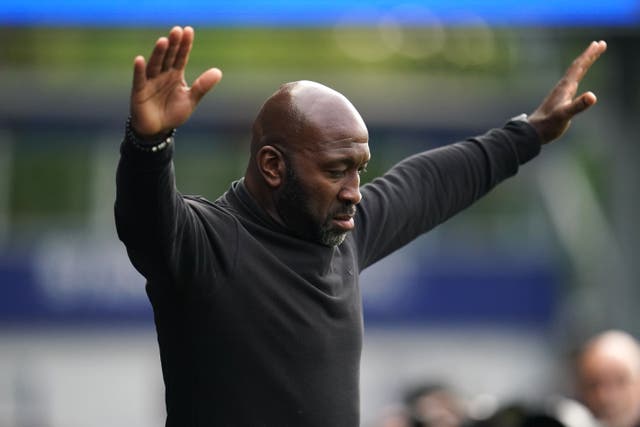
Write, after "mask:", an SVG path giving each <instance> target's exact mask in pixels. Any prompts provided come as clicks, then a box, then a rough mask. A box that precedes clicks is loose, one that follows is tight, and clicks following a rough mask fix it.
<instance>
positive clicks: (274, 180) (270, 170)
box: [256, 145, 287, 188]
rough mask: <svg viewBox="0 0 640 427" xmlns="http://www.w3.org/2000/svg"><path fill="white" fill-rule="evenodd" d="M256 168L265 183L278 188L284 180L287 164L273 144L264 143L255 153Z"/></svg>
mask: <svg viewBox="0 0 640 427" xmlns="http://www.w3.org/2000/svg"><path fill="white" fill-rule="evenodd" d="M256 160H257V164H258V170H259V171H260V174H261V175H262V178H263V179H264V180H265V182H266V183H267V185H268V186H269V187H272V188H278V187H280V186H281V185H282V183H283V182H284V177H285V174H286V170H287V165H286V163H285V161H284V156H283V155H282V153H281V152H280V150H278V149H277V148H275V147H274V146H273V145H265V146H263V147H262V148H260V150H258V152H257V153H256Z"/></svg>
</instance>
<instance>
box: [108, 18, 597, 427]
mask: <svg viewBox="0 0 640 427" xmlns="http://www.w3.org/2000/svg"><path fill="white" fill-rule="evenodd" d="M193 37H194V31H193V29H192V28H190V27H186V28H181V27H174V28H173V29H172V30H171V31H170V33H169V36H168V37H161V38H160V39H158V41H157V42H156V44H155V47H154V49H153V51H152V53H151V56H150V57H149V60H148V62H147V61H145V59H144V58H143V57H142V56H138V57H136V58H135V61H134V72H133V88H132V92H131V100H130V118H129V120H128V121H127V125H126V131H125V138H124V141H123V142H122V144H121V146H120V152H121V157H120V162H119V165H118V172H117V178H116V182H117V194H116V203H115V218H116V225H117V230H118V235H119V237H120V239H121V240H122V241H123V242H124V244H125V246H126V248H127V252H128V254H129V258H130V259H131V262H132V263H133V265H134V266H135V267H136V269H137V270H138V271H140V272H141V274H142V275H143V276H144V277H145V278H146V279H147V286H146V290H147V294H148V297H149V299H150V301H151V305H152V307H153V310H154V319H155V323H156V329H157V333H158V343H159V347H160V356H161V362H162V369H163V377H164V382H165V389H166V394H165V400H166V407H167V421H166V425H167V426H180V427H184V426H213V425H220V426H258V425H264V426H304V427H309V426H323V427H326V426H331V427H342V426H346V427H355V426H358V425H359V418H360V417H359V369H360V366H359V365H360V354H361V350H362V330H363V325H362V307H361V298H360V290H359V279H358V277H359V273H360V272H361V271H362V270H363V269H364V268H366V267H368V266H369V265H371V264H373V263H375V262H376V261H378V260H379V259H381V258H383V257H385V256H386V255H388V254H390V253H391V252H393V251H395V250H396V249H398V248H400V247H402V246H403V245H405V244H407V243H408V242H410V241H412V240H413V239H414V238H416V237H418V236H419V235H421V234H422V233H424V232H426V231H428V230H429V229H431V228H433V227H435V226H436V225H438V224H439V223H441V222H443V221H445V220H446V219H448V218H450V217H451V216H453V215H454V214H455V213H457V212H460V211H462V210H463V209H465V208H466V207H468V206H469V205H470V204H472V203H473V202H474V201H476V200H477V199H479V198H480V197H481V196H483V195H484V194H486V193H487V192H488V191H489V190H491V189H492V188H493V187H494V186H495V185H497V184H498V183H499V182H501V181H503V180H504V179H506V178H508V177H510V176H512V175H514V174H515V173H516V172H517V171H518V168H519V166H520V165H521V164H524V163H526V162H527V161H529V160H530V159H532V158H533V157H535V156H536V155H538V153H539V152H540V150H541V146H542V145H543V144H546V143H549V142H551V141H553V140H555V139H557V138H558V137H560V136H561V135H562V134H563V133H564V132H565V130H566V129H567V127H568V126H569V123H570V120H571V119H572V118H573V117H574V116H575V115H576V114H578V113H580V112H582V111H584V110H586V109H587V108H589V107H590V106H592V105H593V104H594V103H595V102H596V98H595V95H594V94H593V93H591V92H587V93H584V94H581V95H579V96H577V97H576V94H577V88H578V84H579V82H580V81H581V80H582V78H583V77H584V75H585V74H586V72H587V70H588V69H589V68H590V66H591V65H592V64H593V63H594V61H595V60H596V59H597V58H598V57H599V56H600V55H601V54H602V53H603V52H604V51H605V49H606V44H605V43H604V42H593V43H592V44H591V45H590V46H589V47H588V48H587V49H586V50H585V51H584V52H583V53H582V54H581V55H580V56H579V57H578V58H577V59H576V60H575V61H574V62H573V64H572V65H571V66H570V67H569V68H568V70H567V72H566V74H565V76H564V77H563V78H562V79H561V80H560V82H559V83H558V84H557V85H556V86H555V87H554V88H553V89H552V91H551V92H550V93H549V95H548V96H547V98H545V100H544V101H543V102H542V103H541V104H540V106H539V107H538V108H536V109H535V110H534V111H533V113H532V114H531V115H530V116H528V117H526V116H525V115H522V116H520V117H518V118H515V119H513V120H510V121H509V122H508V123H507V124H505V125H504V126H503V127H502V128H497V129H492V130H490V131H488V132H487V133H485V134H484V135H481V136H477V137H474V138H469V139H468V140H466V141H463V142H459V143H456V144H452V145H450V146H447V147H442V148H439V149H435V150H431V151H427V152H424V153H420V154H417V155H414V156H412V157H409V158H408V159H405V160H404V161H402V162H400V163H399V164H397V165H396V166H394V167H393V168H392V169H391V170H390V171H389V172H387V173H386V174H385V175H384V176H382V177H379V178H377V179H376V180H374V181H373V182H371V183H369V184H367V185H364V186H362V188H361V187H360V174H361V173H362V172H363V171H364V170H365V168H366V166H367V163H368V162H369V159H370V153H369V145H368V140H369V135H368V131H367V128H366V126H365V124H364V121H363V119H362V117H361V116H360V114H359V113H358V112H357V110H356V109H355V107H354V106H353V105H352V104H351V103H350V102H349V101H348V100H347V98H345V97H344V96H343V95H342V94H340V93H338V92H336V91H334V90H332V89H330V88H328V87H326V86H323V85H321V84H318V83H313V82H308V81H301V82H293V83H288V84H285V85H283V86H281V88H280V89H279V90H278V91H277V92H275V93H274V94H273V95H272V96H271V97H270V98H269V99H268V100H267V101H266V102H265V104H264V105H263V106H262V108H261V109H260V111H259V113H258V116H257V118H256V120H255V123H254V126H253V134H252V141H251V144H250V156H249V162H248V166H247V169H246V173H245V176H244V178H242V179H239V180H238V181H236V182H234V183H233V184H232V185H231V187H230V188H229V190H228V191H227V192H226V193H225V194H224V195H223V196H221V197H220V198H219V199H217V200H216V201H214V202H210V201H207V200H205V199H203V198H200V197H189V196H182V195H181V194H180V193H179V192H178V191H177V189H176V185H175V173H174V169H173V162H172V159H173V150H174V132H175V129H176V128H177V127H179V126H180V125H182V124H183V123H185V122H186V121H187V120H188V119H189V117H190V116H191V114H192V113H193V111H194V109H195V108H196V106H197V104H198V103H199V102H200V100H201V99H202V97H203V96H204V95H205V94H206V93H207V92H208V91H209V90H211V89H212V88H213V87H214V86H215V85H216V84H217V83H218V82H219V81H220V79H221V78H222V73H221V72H220V70H218V69H217V68H211V69H209V70H207V71H205V72H204V73H202V74H201V75H200V76H199V77H198V78H196V79H195V80H194V82H193V84H192V85H191V86H190V87H189V86H188V85H187V83H186V81H185V79H184V72H185V67H186V65H187V62H188V57H189V52H190V50H191V47H192V45H193ZM381 102H382V100H381ZM481 107H482V106H478V108H481ZM389 108H393V106H389Z"/></svg>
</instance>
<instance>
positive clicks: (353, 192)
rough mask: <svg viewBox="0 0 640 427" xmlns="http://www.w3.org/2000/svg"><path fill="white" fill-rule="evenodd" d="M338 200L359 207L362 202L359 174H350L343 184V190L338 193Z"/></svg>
mask: <svg viewBox="0 0 640 427" xmlns="http://www.w3.org/2000/svg"><path fill="white" fill-rule="evenodd" d="M338 198H339V199H340V201H342V202H347V203H351V204H354V205H357V204H358V203H360V200H362V194H361V193H360V174H358V172H357V171H356V172H354V173H350V174H349V175H348V176H347V178H346V179H345V181H344V182H343V185H342V189H340V193H338Z"/></svg>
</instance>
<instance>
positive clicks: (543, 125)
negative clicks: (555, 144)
mask: <svg viewBox="0 0 640 427" xmlns="http://www.w3.org/2000/svg"><path fill="white" fill-rule="evenodd" d="M605 50H607V44H606V43H605V42H603V41H599V42H592V43H591V44H590V45H589V47H587V49H586V50H585V51H584V52H582V54H581V55H580V56H578V57H577V58H576V59H575V60H574V61H573V63H572V64H571V66H570V67H569V68H568V69H567V71H566V73H565V74H564V77H562V79H560V81H559V82H558V84H556V86H555V87H554V88H553V89H552V90H551V92H550V93H549V95H547V97H546V98H545V99H544V101H542V104H540V106H539V107H538V108H537V109H536V110H535V111H534V112H533V113H531V115H530V116H529V123H531V125H532V126H533V127H534V128H535V129H536V130H537V131H538V134H539V135H540V138H541V139H542V143H543V144H546V143H549V142H551V141H553V140H554V139H557V138H559V137H560V136H561V135H562V134H563V133H564V132H565V131H566V130H567V128H568V127H569V124H570V123H571V119H572V118H573V116H575V115H576V114H578V113H581V112H583V111H584V110H586V109H587V108H589V107H591V106H592V105H593V104H595V103H596V101H597V99H596V96H595V95H594V94H593V92H585V93H583V94H582V95H580V96H578V97H575V96H576V93H577V91H578V84H579V83H580V81H581V80H582V78H583V77H584V76H585V74H587V71H588V70H589V68H590V67H591V65H593V63H594V62H595V61H596V60H597V59H598V58H599V57H600V55H602V53H604V51H605Z"/></svg>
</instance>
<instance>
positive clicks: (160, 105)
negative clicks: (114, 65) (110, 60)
mask: <svg viewBox="0 0 640 427" xmlns="http://www.w3.org/2000/svg"><path fill="white" fill-rule="evenodd" d="M193 37H194V31H193V28H191V27H185V28H184V29H183V28H181V27H174V28H172V29H171V31H170V33H169V37H160V38H159V39H158V41H156V44H155V47H154V49H153V52H152V53H151V57H150V58H149V62H148V63H146V62H145V59H144V57H142V56H137V57H136V58H135V61H134V70H133V87H132V89H131V104H130V108H131V126H132V128H133V130H134V131H135V132H136V134H138V135H139V136H140V137H142V138H153V137H154V136H158V135H162V134H166V133H168V132H169V131H171V129H173V128H176V127H178V126H180V125H181V124H183V123H184V122H186V121H187V119H189V117H190V116H191V114H192V113H193V111H194V110H195V108H196V106H197V104H198V102H200V100H201V99H202V97H203V96H204V95H205V94H206V93H207V92H208V91H209V90H211V88H213V87H214V86H215V85H216V84H217V83H218V82H219V81H220V79H221V78H222V72H221V71H220V70H219V69H217V68H210V69H209V70H207V71H205V72H204V73H202V74H201V75H200V76H199V77H198V78H197V79H195V80H194V82H193V84H192V85H191V87H189V86H188V85H187V82H186V81H185V80H184V70H185V67H186V66H187V62H188V61H189V52H191V47H192V46H193Z"/></svg>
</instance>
